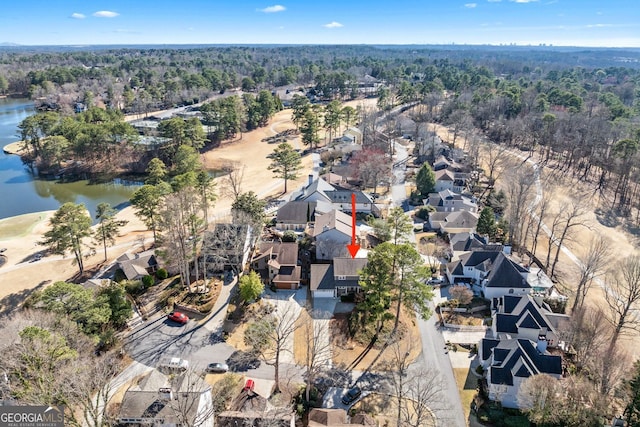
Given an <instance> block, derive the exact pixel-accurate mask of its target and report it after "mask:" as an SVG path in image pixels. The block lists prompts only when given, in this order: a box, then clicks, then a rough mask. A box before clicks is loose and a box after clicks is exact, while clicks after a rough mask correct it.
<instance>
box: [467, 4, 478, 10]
mask: <svg viewBox="0 0 640 427" xmlns="http://www.w3.org/2000/svg"><path fill="white" fill-rule="evenodd" d="M477 5H478V4H477V3H466V4H465V5H464V7H466V8H469V9H473V8H474V7H476V6H477Z"/></svg>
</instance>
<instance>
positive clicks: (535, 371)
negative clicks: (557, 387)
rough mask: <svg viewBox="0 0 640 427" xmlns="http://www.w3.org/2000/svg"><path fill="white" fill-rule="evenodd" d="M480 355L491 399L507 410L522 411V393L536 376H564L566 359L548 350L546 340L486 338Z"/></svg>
mask: <svg viewBox="0 0 640 427" xmlns="http://www.w3.org/2000/svg"><path fill="white" fill-rule="evenodd" d="M479 353H480V355H481V363H482V364H483V366H484V367H485V368H486V371H487V387H488V395H489V399H491V400H494V401H498V402H500V403H501V404H502V406H503V407H505V408H518V390H519V389H520V386H521V385H522V383H523V382H524V381H525V380H526V379H527V378H529V377H531V376H532V375H539V374H547V375H550V376H552V377H554V378H557V379H560V378H561V377H562V372H563V368H562V357H561V356H558V355H552V354H550V353H549V352H548V351H547V341H546V340H545V339H544V337H540V339H538V340H537V341H536V342H534V341H531V340H529V339H524V338H519V339H504V340H496V339H490V338H484V339H482V341H481V342H480V349H479Z"/></svg>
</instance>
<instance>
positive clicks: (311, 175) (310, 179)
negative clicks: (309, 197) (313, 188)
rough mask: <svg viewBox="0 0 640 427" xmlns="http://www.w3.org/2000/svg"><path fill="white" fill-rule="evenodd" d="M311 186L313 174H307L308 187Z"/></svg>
mask: <svg viewBox="0 0 640 427" xmlns="http://www.w3.org/2000/svg"><path fill="white" fill-rule="evenodd" d="M311 184H313V174H311V173H310V174H309V185H311Z"/></svg>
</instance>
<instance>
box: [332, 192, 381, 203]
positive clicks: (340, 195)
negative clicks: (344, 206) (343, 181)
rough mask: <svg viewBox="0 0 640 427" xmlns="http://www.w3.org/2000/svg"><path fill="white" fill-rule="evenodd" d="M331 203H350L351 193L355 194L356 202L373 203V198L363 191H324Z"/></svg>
mask: <svg viewBox="0 0 640 427" xmlns="http://www.w3.org/2000/svg"><path fill="white" fill-rule="evenodd" d="M325 194H326V195H327V196H328V197H329V198H330V199H331V201H332V202H333V203H351V195H352V194H355V196H356V203H373V199H372V198H371V196H369V195H368V194H367V193H365V192H363V191H359V190H356V191H351V190H335V191H325Z"/></svg>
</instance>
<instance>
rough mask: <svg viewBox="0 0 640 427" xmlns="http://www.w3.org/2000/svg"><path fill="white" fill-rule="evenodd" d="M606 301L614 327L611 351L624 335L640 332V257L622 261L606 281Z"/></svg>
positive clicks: (632, 256)
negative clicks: (639, 310) (639, 312)
mask: <svg viewBox="0 0 640 427" xmlns="http://www.w3.org/2000/svg"><path fill="white" fill-rule="evenodd" d="M604 296H605V301H606V303H607V306H608V308H609V313H610V317H609V321H610V322H611V325H612V326H613V334H612V336H611V343H610V350H611V351H613V349H614V348H615V346H616V343H617V342H618V339H619V338H620V336H622V335H627V334H629V333H631V332H634V331H636V332H637V331H639V330H640V318H639V317H638V315H637V311H636V310H637V309H638V308H640V255H637V254H634V255H630V256H628V257H627V258H624V259H622V260H620V261H619V262H618V263H617V264H616V266H615V267H614V268H613V269H612V270H611V271H610V272H609V275H608V276H607V280H606V281H605V294H604Z"/></svg>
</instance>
